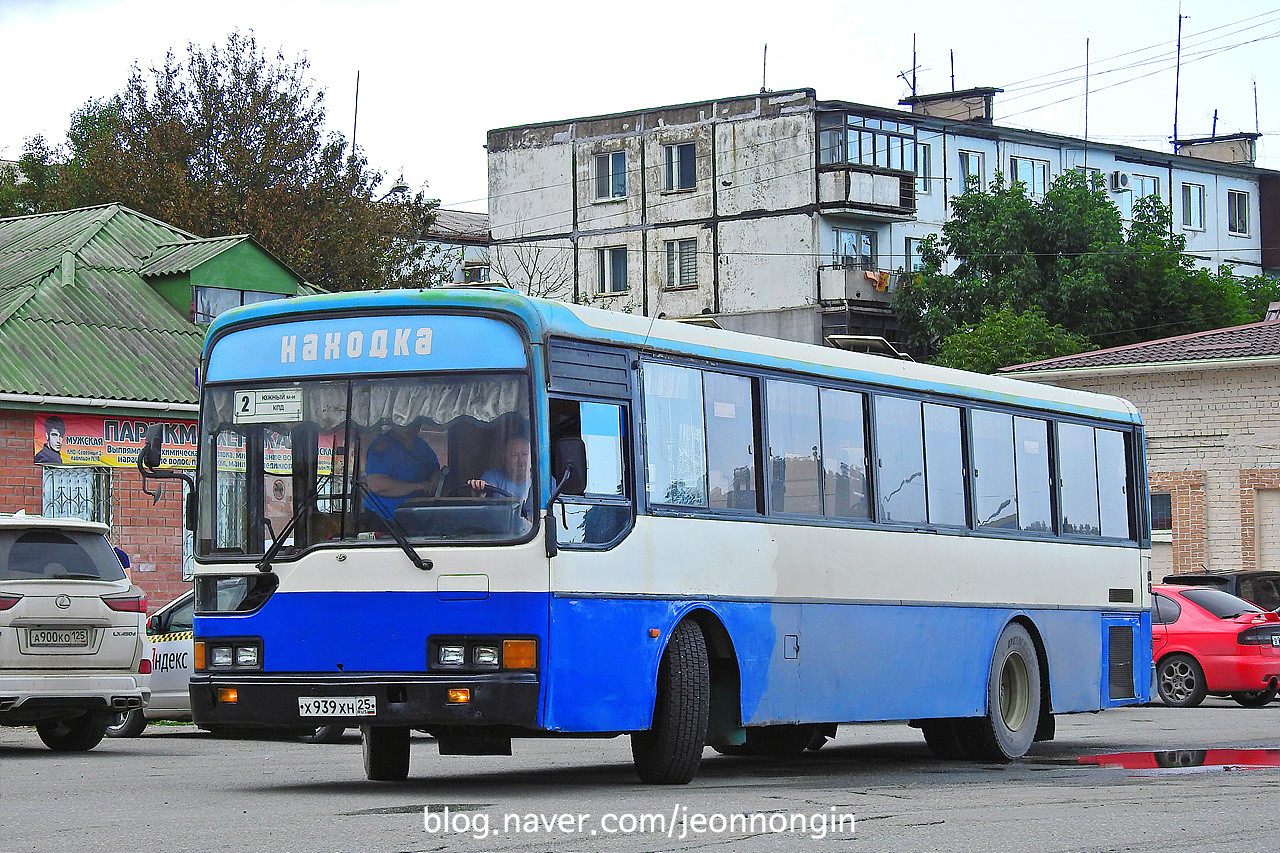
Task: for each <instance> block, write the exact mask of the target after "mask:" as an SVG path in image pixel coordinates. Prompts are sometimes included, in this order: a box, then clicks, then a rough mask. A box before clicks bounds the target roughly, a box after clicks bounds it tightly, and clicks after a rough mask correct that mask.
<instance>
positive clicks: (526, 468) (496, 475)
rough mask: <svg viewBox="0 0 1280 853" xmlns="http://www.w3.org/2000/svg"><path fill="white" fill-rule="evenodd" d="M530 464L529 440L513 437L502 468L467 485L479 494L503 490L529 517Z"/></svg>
mask: <svg viewBox="0 0 1280 853" xmlns="http://www.w3.org/2000/svg"><path fill="white" fill-rule="evenodd" d="M530 462H531V458H530V449H529V439H528V438H525V437H524V436H521V435H513V436H512V437H511V438H508V439H507V443H506V444H505V445H504V447H503V453H502V462H501V467H494V468H490V469H489V470H487V471H485V472H484V473H483V474H481V475H480V478H479V479H477V480H468V481H467V484H468V485H470V486H471V488H473V489H475V490H476V491H478V492H482V491H485V490H486V489H489V488H496V489H501V490H502V491H504V492H506V493H507V494H508V495H510V496H511V497H513V498H515V499H516V500H518V501H520V502H521V503H523V504H524V505H525V508H524V514H525V516H526V517H527V516H528V515H529V487H530V484H531V483H532V478H531V477H530Z"/></svg>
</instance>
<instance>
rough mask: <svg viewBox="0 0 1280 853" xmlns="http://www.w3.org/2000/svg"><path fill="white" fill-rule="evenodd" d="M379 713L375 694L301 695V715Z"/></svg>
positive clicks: (333, 715)
mask: <svg viewBox="0 0 1280 853" xmlns="http://www.w3.org/2000/svg"><path fill="white" fill-rule="evenodd" d="M376 713H378V700H377V698H376V697H374V696H299V697H298V716H299V717H372V716H373V715H374V714H376Z"/></svg>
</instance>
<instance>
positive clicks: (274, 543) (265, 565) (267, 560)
mask: <svg viewBox="0 0 1280 853" xmlns="http://www.w3.org/2000/svg"><path fill="white" fill-rule="evenodd" d="M331 476H332V475H326V476H325V477H323V478H322V479H320V480H317V481H316V485H315V488H314V489H312V490H311V493H310V494H308V495H307V497H306V499H305V500H303V501H302V503H300V504H299V505H298V508H297V509H296V510H294V511H293V517H292V518H290V519H289V523H288V524H286V525H285V526H284V529H283V530H281V531H280V535H279V536H276V531H275V528H274V527H272V526H271V519H269V518H264V519H262V526H263V527H265V528H267V530H269V531H270V532H271V547H270V548H268V549H267V553H265V554H263V555H262V561H261V562H260V563H258V565H257V569H258V571H260V572H269V571H271V561H272V560H274V559H275V558H276V557H277V556H278V555H279V554H280V549H281V548H283V547H284V543H285V540H286V539H288V538H289V534H290V533H292V532H293V528H295V527H297V526H298V522H299V521H301V520H302V514H303V513H304V512H306V511H307V510H308V509H310V508H311V504H312V503H313V502H314V501H315V499H316V498H317V497H319V495H320V487H321V486H322V485H324V483H325V481H326V480H328V479H329V478H330V477H331Z"/></svg>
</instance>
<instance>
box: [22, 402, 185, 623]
mask: <svg viewBox="0 0 1280 853" xmlns="http://www.w3.org/2000/svg"><path fill="white" fill-rule="evenodd" d="M34 435H35V422H34V415H33V413H32V412H29V411H19V410H12V409H2V410H0V512H17V511H18V510H26V511H27V512H29V513H37V514H38V513H39V512H40V509H41V506H42V503H43V491H44V475H43V472H42V470H41V466H39V465H36V464H34V463H33V462H32V461H31V458H32V456H33V454H34V453H35V445H34V443H33V437H34ZM110 476H111V521H112V525H111V541H112V544H113V545H115V546H116V547H118V548H120V549H121V550H123V551H124V552H125V553H126V554H128V555H129V560H130V563H131V565H130V568H129V575H130V577H131V578H132V579H133V582H134V583H136V584H137V585H138V586H140V587H142V588H143V589H144V590H146V591H147V598H148V609H149V610H152V611H154V610H156V609H158V608H159V607H160V606H161V605H163V604H165V603H167V602H168V601H170V600H171V599H173V598H176V597H177V596H178V595H180V594H181V593H182V592H183V591H184V590H187V589H190V587H191V584H190V583H189V582H184V581H183V580H182V536H183V528H182V489H183V488H185V486H183V485H182V483H181V481H178V480H172V481H165V484H164V493H163V496H162V497H161V498H160V501H159V503H157V504H155V505H154V506H153V505H152V503H151V498H150V496H148V495H147V494H145V493H144V492H143V491H142V476H141V475H140V474H139V473H138V471H137V469H136V468H112V469H110Z"/></svg>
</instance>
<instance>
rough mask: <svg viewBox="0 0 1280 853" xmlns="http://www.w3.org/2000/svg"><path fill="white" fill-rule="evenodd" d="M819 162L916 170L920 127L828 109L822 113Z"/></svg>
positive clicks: (819, 132)
mask: <svg viewBox="0 0 1280 853" xmlns="http://www.w3.org/2000/svg"><path fill="white" fill-rule="evenodd" d="M818 162H819V163H821V164H822V165H832V164H839V163H849V164H856V165H859V166H877V167H879V168H881V169H894V170H896V171H903V172H914V171H915V170H916V129H915V127H914V126H913V125H910V124H906V123H904V122H899V121H889V120H888V119H877V118H865V117H863V116H856V115H847V114H845V113H825V114H823V115H821V116H819V117H818Z"/></svg>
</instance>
